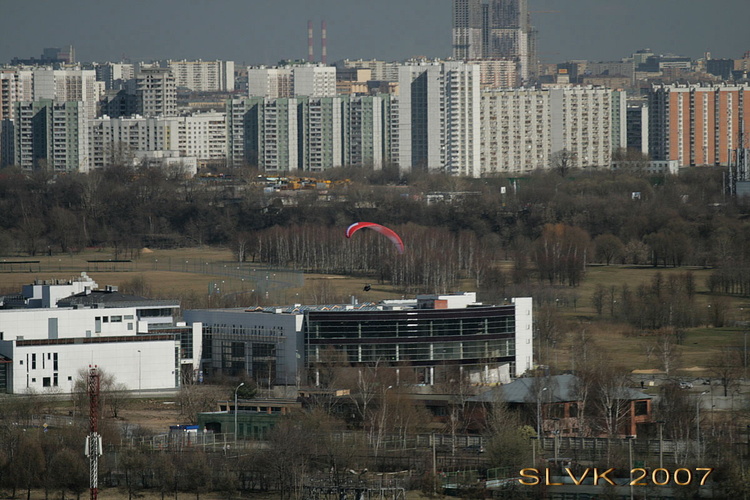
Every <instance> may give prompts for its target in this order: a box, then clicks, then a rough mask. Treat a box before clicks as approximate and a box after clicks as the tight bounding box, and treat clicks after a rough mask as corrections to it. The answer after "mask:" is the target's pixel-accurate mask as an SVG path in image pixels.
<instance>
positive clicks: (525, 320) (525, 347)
mask: <svg viewBox="0 0 750 500" xmlns="http://www.w3.org/2000/svg"><path fill="white" fill-rule="evenodd" d="M513 303H514V304H515V306H516V373H515V374H514V376H515V377H520V376H522V375H523V374H524V372H526V371H527V370H530V369H531V368H533V366H534V341H533V336H534V325H533V319H534V315H533V313H532V306H533V301H532V298H531V297H518V298H514V299H513Z"/></svg>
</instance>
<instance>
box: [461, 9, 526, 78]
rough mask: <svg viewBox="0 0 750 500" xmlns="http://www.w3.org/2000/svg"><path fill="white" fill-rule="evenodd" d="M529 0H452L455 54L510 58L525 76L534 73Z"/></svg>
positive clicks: (463, 56) (466, 58)
mask: <svg viewBox="0 0 750 500" xmlns="http://www.w3.org/2000/svg"><path fill="white" fill-rule="evenodd" d="M535 47H536V44H535V40H534V31H533V30H532V28H531V25H530V22H529V11H528V4H527V0H453V57H454V58H455V59H461V60H471V59H510V60H513V61H515V62H516V63H517V64H518V66H519V70H518V71H519V75H520V76H521V78H522V79H523V80H526V79H528V78H529V76H530V75H532V74H534V73H535V71H536V70H535V61H536V53H535V52H536V50H535Z"/></svg>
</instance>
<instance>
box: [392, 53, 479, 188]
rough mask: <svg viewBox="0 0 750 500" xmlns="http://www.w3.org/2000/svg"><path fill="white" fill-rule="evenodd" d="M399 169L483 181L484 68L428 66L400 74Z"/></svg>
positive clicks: (406, 69)
mask: <svg viewBox="0 0 750 500" xmlns="http://www.w3.org/2000/svg"><path fill="white" fill-rule="evenodd" d="M398 81H399V97H398V115H399V139H398V140H399V166H400V168H401V170H403V171H411V170H417V169H418V170H424V171H427V172H443V173H447V174H450V175H465V176H469V177H478V176H479V174H480V155H481V149H480V140H481V130H480V100H481V96H480V75H479V66H477V65H475V64H466V63H463V62H425V63H420V64H414V65H404V66H402V67H401V68H400V70H399V79H398Z"/></svg>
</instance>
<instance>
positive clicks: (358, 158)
mask: <svg viewBox="0 0 750 500" xmlns="http://www.w3.org/2000/svg"><path fill="white" fill-rule="evenodd" d="M227 106H228V107H227V129H228V132H227V143H228V148H227V163H228V164H229V165H233V166H242V165H253V166H257V167H258V168H260V169H261V170H264V171H267V172H288V171H292V170H298V169H299V170H303V171H308V172H320V171H323V170H326V169H329V168H333V167H338V166H342V165H368V166H370V165H371V166H373V167H375V168H380V167H381V166H382V162H383V157H384V155H387V153H385V151H386V147H387V146H386V145H387V144H391V143H392V141H393V139H392V137H391V136H390V131H392V128H391V125H390V123H389V121H388V118H387V117H388V116H390V115H391V113H392V108H391V107H390V96H388V95H386V96H343V97H322V98H312V97H299V98H279V99H266V98H262V97H250V98H247V99H233V100H231V101H229V103H228V104H227ZM384 131H385V132H384Z"/></svg>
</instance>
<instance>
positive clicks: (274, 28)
mask: <svg viewBox="0 0 750 500" xmlns="http://www.w3.org/2000/svg"><path fill="white" fill-rule="evenodd" d="M451 5H452V3H451V0H377V1H373V0H0V12H1V13H2V14H1V15H0V63H3V62H9V61H10V59H11V58H13V57H21V58H29V57H32V56H33V57H39V56H40V54H41V53H42V49H43V48H44V47H63V46H67V45H70V44H72V45H73V46H74V47H75V50H76V59H77V60H79V61H85V62H88V61H120V60H122V59H130V60H132V61H151V60H157V59H192V60H195V59H203V60H215V59H223V60H232V61H235V63H236V64H239V65H243V64H246V65H255V64H275V63H277V62H278V61H279V60H281V59H305V58H306V57H307V21H308V20H312V21H313V25H314V28H315V37H316V45H315V53H316V58H319V56H320V42H319V40H320V22H321V20H325V21H326V23H327V24H328V62H329V63H330V62H334V61H336V60H338V59H343V58H349V59H359V58H363V59H384V60H388V61H397V60H403V59H406V58H409V57H415V56H426V57H429V58H439V57H448V56H450V54H451ZM529 9H530V10H531V11H532V24H533V25H534V26H535V27H536V28H537V30H538V32H539V49H538V52H539V58H540V59H541V60H542V61H543V62H562V61H567V60H573V59H587V60H590V61H612V60H619V59H621V58H623V57H627V56H629V55H631V54H632V53H633V52H635V51H636V50H638V49H642V48H650V49H652V50H653V51H654V52H655V53H658V54H667V53H673V54H678V55H684V56H690V57H692V58H698V57H702V56H703V55H704V53H705V52H706V51H710V52H711V54H712V57H714V58H739V57H742V55H743V53H744V52H745V51H748V50H750V34H748V28H747V22H748V19H750V1H748V0H618V1H615V0H529Z"/></svg>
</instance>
